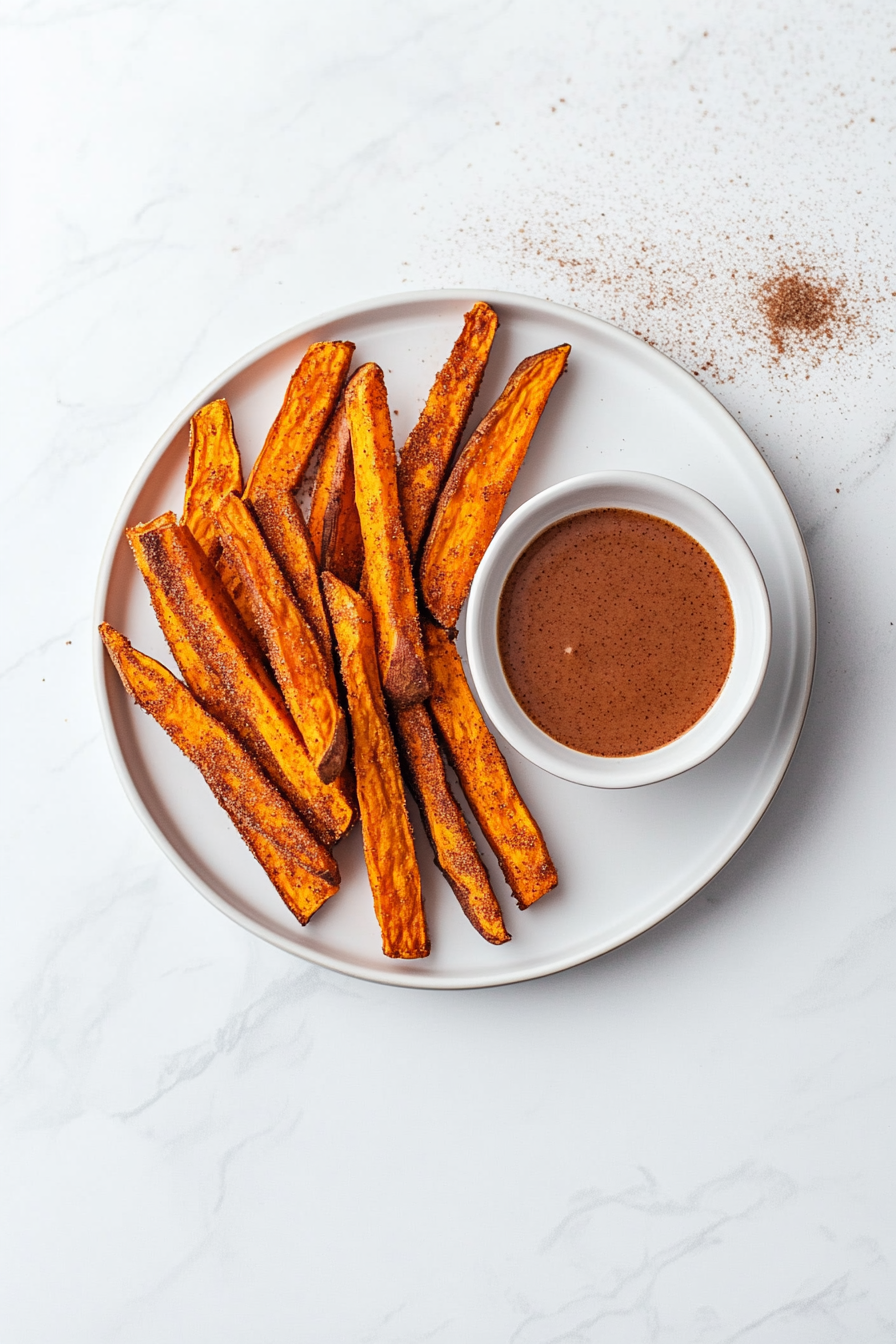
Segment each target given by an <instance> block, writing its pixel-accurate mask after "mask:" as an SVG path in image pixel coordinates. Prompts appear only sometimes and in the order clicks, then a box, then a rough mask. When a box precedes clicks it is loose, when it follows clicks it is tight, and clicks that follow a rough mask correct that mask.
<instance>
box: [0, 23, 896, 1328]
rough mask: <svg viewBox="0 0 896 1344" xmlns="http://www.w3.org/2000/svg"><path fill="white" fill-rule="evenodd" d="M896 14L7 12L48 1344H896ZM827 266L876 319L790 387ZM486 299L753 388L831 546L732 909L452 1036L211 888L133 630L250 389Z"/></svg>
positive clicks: (8, 578) (10, 552)
mask: <svg viewBox="0 0 896 1344" xmlns="http://www.w3.org/2000/svg"><path fill="white" fill-rule="evenodd" d="M891 19H892V13H891V12H890V7H889V6H888V5H886V4H883V3H881V2H880V0H878V2H877V3H871V4H869V5H865V6H863V7H860V6H858V5H855V4H851V3H848V2H847V0H820V3H818V4H815V5H813V6H806V5H804V4H801V3H797V2H796V0H778V2H777V3H775V4H773V5H765V6H746V5H740V6H736V5H732V4H730V3H727V2H726V0H705V3H703V4H702V5H701V6H700V7H699V8H695V7H693V6H687V5H683V4H677V3H673V2H672V0H633V2H632V3H630V4H627V5H624V6H609V5H601V6H596V5H594V4H590V3H588V2H587V0H557V3H556V4H554V5H552V6H549V7H547V8H545V7H544V6H541V5H536V4H535V3H533V2H532V0H510V3H508V2H507V0H477V2H476V3H473V2H472V0H451V2H450V3H446V0H420V3H418V4H416V5H413V6H412V5H407V4H399V3H396V2H395V0H370V2H369V3H367V4H361V3H358V0H347V3H346V4H343V5H341V6H338V7H333V8H332V9H331V8H329V7H326V6H321V5H317V6H312V5H310V4H309V3H307V0H299V3H286V0H262V3H261V4H259V5H258V6H256V7H254V8H249V7H246V6H242V5H238V4H236V3H235V2H234V0H223V2H222V0H218V3H212V2H211V0H178V3H176V4H173V3H170V0H167V2H166V0H132V2H131V3H127V0H125V2H123V3H113V2H112V0H10V3H8V4H7V5H6V6H5V7H4V16H3V23H2V31H3V38H4V41H3V57H2V59H3V79H2V97H3V102H4V115H3V139H4V151H5V162H6V171H7V188H6V193H5V194H6V209H5V212H4V214H5V218H4V222H3V248H2V255H0V263H2V268H3V279H4V293H5V296H6V301H5V304H4V315H3V327H2V331H3V355H2V358H3V394H2V400H0V408H2V417H3V463H4V482H3V495H4V506H3V525H2V543H3V547H4V551H5V564H4V574H5V604H4V605H5V610H6V613H7V615H6V618H5V620H4V623H3V645H4V653H3V682H2V684H3V689H4V702H3V703H4V743H5V747H4V752H3V756H4V762H5V766H6V769H5V771H4V776H5V777H4V797H5V801H4V804H3V808H2V815H3V822H4V829H5V833H6V850H5V859H4V871H5V881H4V888H5V898H4V902H3V910H4V925H5V927H4V936H3V938H2V941H0V949H2V952H0V955H2V976H0V984H2V996H3V1017H2V1034H0V1041H2V1051H3V1083H2V1110H0V1116H2V1120H0V1124H2V1135H3V1140H2V1153H3V1162H4V1167H5V1174H4V1178H3V1187H4V1196H3V1200H2V1205H0V1209H2V1211H0V1228H2V1242H0V1248H2V1255H0V1263H2V1265H3V1271H2V1275H0V1279H2V1283H0V1312H2V1317H3V1319H4V1321H5V1322H6V1324H5V1326H4V1338H6V1339H9V1340H10V1341H13V1342H14V1344H55V1342H56V1341H58V1340H62V1339H64V1340H66V1341H69V1342H70V1344H82V1342H83V1344H88V1342H89V1344H107V1342H108V1344H112V1342H113V1341H115V1342H118V1341H121V1342H123V1344H144V1341H145V1344H150V1342H151V1341H152V1342H153V1344H154V1342H155V1341H158V1340H172V1341H178V1340H190V1341H192V1344H212V1341H214V1344H242V1341H248V1340H251V1341H265V1342H266V1344H280V1341H283V1342H284V1344H285V1341H295V1340H300V1341H303V1342H304V1341H309V1344H310V1342H313V1344H343V1341H345V1342H346V1344H349V1342H351V1344H358V1342H360V1341H370V1344H418V1341H421V1340H434V1341H435V1340H438V1341H445V1344H455V1341H457V1342H458V1344H459V1342H461V1341H463V1342H464V1344H468V1342H470V1341H472V1342H473V1344H480V1341H481V1342H482V1344H492V1342H493V1341H502V1340H508V1341H510V1340H513V1341H515V1344H559V1341H581V1342H584V1341H588V1342H589V1344H590V1342H591V1341H594V1342H595V1344H640V1342H641V1341H644V1340H656V1341H669V1342H670V1344H725V1342H727V1341H734V1340H745V1341H749V1342H750V1344H835V1342H837V1344H839V1342H840V1341H849V1342H850V1344H866V1342H867V1344H871V1341H881V1340H896V1295H894V1291H893V1283H894V1282H896V1272H894V1267H893V1259H894V1212H893V1210H894V1207H896V1191H894V1156H893V1154H894V1145H893V1141H892V1133H893V1092H894V1073H896V1069H894V1054H893V1045H892V1035H893V1033H892V1024H893V1021H894V1004H893V988H892V986H893V983H894V976H893V972H892V965H893V958H894V953H896V907H894V880H893V872H894V862H893V845H892V830H893V822H892V798H893V793H894V789H893V770H892V761H893V757H894V735H893V731H892V723H893V713H892V701H893V696H892V687H893V683H894V674H893V645H894V626H893V621H894V620H896V610H894V608H896V603H894V600H893V598H894V592H893V574H894V570H896V566H894V557H893V537H894V530H893V522H892V517H893V499H894V494H893V490H894V483H893V459H894V452H893V448H894V432H896V396H894V380H893V372H892V371H893V367H894V353H896V352H894V340H893V328H894V326H896V321H894V316H896V302H894V291H896V264H894V241H896V239H894V230H893V218H894V217H896V212H894V210H893V190H892V187H893V180H894V178H893V138H894V126H896V105H894V98H893V78H894V71H896V54H894V38H893V35H892V28H891V24H890V20H891ZM782 274H792V275H798V276H801V277H803V278H804V279H808V281H809V282H810V283H812V284H814V285H816V286H817V287H819V289H821V290H823V291H824V292H825V293H826V294H828V295H830V296H832V300H831V301H832V303H833V307H832V308H831V314H832V316H831V320H830V323H828V324H827V325H825V324H823V325H822V327H821V328H817V329H816V330H814V331H812V332H809V333H808V334H804V335H802V336H801V335H800V334H799V333H796V334H794V333H793V332H792V331H790V330H789V329H788V330H784V331H783V333H782V331H781V330H780V329H779V330H778V336H779V337H780V339H779V340H778V341H777V343H776V341H775V339H774V338H775V331H774V330H772V329H771V328H770V327H769V324H768V320H767V311H766V309H764V307H763V304H764V298H763V295H765V296H766V298H767V296H768V293H769V292H770V291H769V289H768V285H769V283H771V284H772V286H773V285H774V283H775V281H776V278H778V277H780V276H781V275H782ZM451 286H465V287H473V288H475V287H477V286H481V287H483V288H489V289H506V290H512V291H517V292H520V293H529V294H533V295H536V296H538V297H542V298H545V297H546V298H550V299H554V300H557V301H560V302H563V303H568V304H572V305H575V306H578V307H580V308H582V309H585V310H587V311H589V312H592V313H595V314H597V315H599V316H601V317H604V318H607V319H608V320H610V321H611V322H615V323H617V324H618V325H620V326H622V327H624V328H626V329H627V330H629V331H633V332H636V333H638V334H639V335H641V336H643V337H644V339H647V340H650V341H651V342H653V343H654V344H655V345H656V346H657V347H658V348H659V349H661V350H662V351H664V352H665V353H666V354H668V355H670V356H672V358H673V359H675V360H677V361H678V362H679V363H681V364H682V365H684V367H686V368H688V369H690V370H691V371H692V372H693V373H694V374H695V376H696V377H698V378H699V379H700V380H701V381H702V382H703V383H704V384H705V385H706V386H707V387H709V388H710V389H711V390H712V391H713V393H714V394H715V395H716V396H717V397H718V398H719V399H720V400H721V402H722V403H723V404H724V405H725V406H726V407H727V408H728V409H729V410H730V411H731V412H732V413H733V414H735V415H736V416H737V418H738V419H739V421H740V423H741V424H742V425H743V427H744V428H745V430H746V431H747V433H748V434H749V435H750V436H751V437H752V438H753V440H754V442H755V443H756V444H757V446H758V447H759V448H760V450H761V451H762V453H763V454H764V456H765V458H766V460H767V461H768V463H769V465H770V466H771V468H772V469H773V471H774V472H775V474H776V476H777V479H778V480H779V482H780V483H781V485H782V487H783V488H784V490H785V492H786V494H787V496H788V498H789V500H790V502H791V504H792V506H793V509H794V511H795V513H796V516H797V518H798V520H799V522H800V525H801V527H802V529H803V533H804V536H805V538H806V543H807V546H808V550H809V554H810V559H811V563H812V567H813V572H814V576H815V582H816V585H817V593H818V615H819V646H818V670H817V677H816V683H815V690H814V694H813V699H812V703H811V705H810V710H809V716H808V720H807V723H806V728H805V731H804V733H803V737H802V739H801V742H800V744H799V747H798V749H797V752H796V755H795V758H794V761H793V764H792V766H791V769H790V771H789V773H788V775H787V777H786V779H785V781H784V784H783V786H782V788H781V790H780V793H779V795H778V797H777V798H776V800H775V801H774V803H773V805H772V807H771V809H770V810H769V812H768V813H767V815H766V817H765V818H764V819H763V821H762V822H761V823H760V825H759V827H758V829H757V830H756V832H755V833H754V834H753V836H752V837H751V838H750V839H749V841H748V842H747V843H746V844H745V846H744V847H743V849H742V850H741V851H740V853H739V854H738V855H737V857H736V858H735V859H734V860H733V861H732V863H731V864H730V865H729V866H728V867H727V868H726V869H725V870H724V871H723V872H722V873H721V874H720V875H719V876H718V877H717V878H716V880H715V881H714V882H712V883H711V884H710V886H709V887H707V888H706V889H705V890H704V891H703V892H702V893H701V894H700V895H698V896H697V897H695V898H694V899H693V900H691V902H690V903H689V904H688V905H686V906H685V907H684V908H683V909H681V910H680V911H679V912H678V913H677V914H676V915H674V916H673V917H671V918H670V919H668V920H667V921H666V922H665V923H664V924H662V925H661V926H660V927H657V928H655V929H653V930H652V931H651V932H649V933H647V934H645V935H644V936H642V937H641V938H639V939H638V940H637V941H635V942H633V943H631V944H629V945H627V946H626V947H623V948H621V949H619V950H617V951H616V952H613V953H611V954H609V955H607V956H605V957H603V958H601V959H600V960H598V961H595V962H592V963H589V964H587V965H584V966H581V967H579V968H578V969H576V970H573V971H569V972H566V973H564V974H562V975H559V976H556V977H553V978H550V979H546V980H542V981H537V982H533V983H530V984H524V985H519V986H513V987H508V988H503V989H496V990H483V991H478V992H458V993H438V992H434V993H424V992H418V991H411V990H400V989H392V988H386V987H383V986H378V985H373V984H368V983H363V982H361V981H356V980H351V979H348V978H344V977H341V976H339V975H336V974H332V973H329V972H326V971H323V970H320V969H318V968H315V967H313V966H310V965H307V964H304V963H302V962H299V961H296V960H293V959H291V958H290V957H288V956H286V955H285V954H283V953H281V952H279V951H277V950H275V949H273V948H271V947H269V946H267V945H265V944H264V943H262V942H260V941H259V940H257V939H255V938H253V937H252V936H251V935H249V934H248V933H246V932H245V931H243V930H241V929H240V928H238V927H236V926H235V925H234V924H231V923H230V922H229V921H228V920H226V919H224V918H222V916H221V915H220V914H219V913H217V912H216V911H215V910H214V909H213V908H212V907H211V906H209V905H207V904H206V903H205V902H204V901H203V900H202V899H201V898H200V897H199V896H198V895H197V894H196V892H194V891H193V889H192V888H191V887H189V886H188V884H187V883H186V882H185V881H184V880H183V879H182V878H181V877H180V875H179V874H178V873H177V872H176V871H175V870H174V869H173V868H172V867H171V866H170V864H169V863H168V861H167V860H166V859H165V858H164V856H163V855H162V854H161V853H160V852H159V851H158V850H157V849H156V847H155V846H154V843H153V841H152V840H151V838H150V837H149V835H148V834H147V833H146V832H145V831H144V830H143V828H142V826H141V824H140V822H139V821H138V819H137V818H136V816H135V815H134V814H133V812H132V811H131V809H130V806H129V804H128V802H127V800H126V798H125V796H124V793H123V792H122V789H121V786H120V784H119V782H118V779H117V777H116V775H115V772H114V769H113V767H112V763H111V760H110V757H109V754H108V751H107V748H106V745H105V742H104V739H103V737H102V733H101V731H100V726H99V718H98V711H97V706H96V702H95V698H94V692H93V687H92V674H91V651H92V644H93V639H94V633H93V630H92V619H91V612H92V602H93V591H94V585H95V580H96V574H97V570H98V567H99V563H100V557H101V555H102V552H103V548H104V546H105V543H106V539H107V536H108V533H109V529H110V527H111V525H112V521H113V519H114V516H115V512H116V510H117V508H118V505H119V502H120V500H121V498H122V496H123V495H124V492H125V490H126V488H127V486H128V484H129V482H130V481H131V479H132V477H133V476H134V474H135V472H136V471H137V469H138V467H139V465H140V463H141V462H142V461H143V459H144V458H145V456H146V455H147V453H148V452H149V450H150V448H151V447H152V445H153V443H154V442H155V441H156V439H157V438H158V437H159V436H160V435H161V433H162V432H163V431H164V429H165V428H166V426H167V425H168V424H169V423H170V422H171V421H172V420H173V419H174V418H175V417H176V416H177V415H178V413H179V412H180V410H181V408H182V407H183V406H184V405H185V404H186V403H187V402H189V401H190V400H191V399H192V398H193V397H194V395H195V394H196V393H197V392H198V391H199V390H200V389H201V388H202V387H203V386H204V385H205V384H206V383H208V382H209V381H210V380H211V379H212V378H213V377H214V376H215V375H216V374H218V373H219V372H220V370H222V369H223V368H225V367H226V366H227V365H229V364H230V363H232V362H233V361H234V360H236V359H237V358H238V357H239V356H241V355H242V354H243V353H244V352H245V351H247V350H249V349H251V348H252V347H253V346H255V345H258V344H259V343H261V342H262V341H264V340H266V339H268V338H269V337H271V336H273V335H275V334H276V333H277V332H278V331H280V330H282V329H285V328H287V327H289V326H292V325H293V324H295V323H297V322H299V321H301V320H303V319H305V318H306V317H310V316H312V315H313V314H314V313H316V312H318V311H324V310H328V309H332V308H335V307H338V306H339V305H342V304H346V303H350V302H352V301H354V300H355V299H360V298H364V297H367V296H373V295H377V294H386V293H393V292H395V291H400V290H402V289H407V290H414V289H430V288H441V287H451ZM763 287H765V288H763ZM766 308H767V305H766ZM888 817H889V818H890V820H889V821H888V820H887V818H888Z"/></svg>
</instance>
